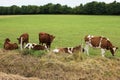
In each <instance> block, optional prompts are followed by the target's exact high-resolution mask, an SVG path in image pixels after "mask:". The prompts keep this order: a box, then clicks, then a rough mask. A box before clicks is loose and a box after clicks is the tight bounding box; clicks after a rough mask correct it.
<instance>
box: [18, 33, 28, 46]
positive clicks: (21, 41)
mask: <svg viewBox="0 0 120 80" xmlns="http://www.w3.org/2000/svg"><path fill="white" fill-rule="evenodd" d="M17 40H18V43H19V44H21V48H23V47H24V43H26V44H27V43H29V35H28V33H24V34H22V35H21V36H20V37H19V38H17Z"/></svg>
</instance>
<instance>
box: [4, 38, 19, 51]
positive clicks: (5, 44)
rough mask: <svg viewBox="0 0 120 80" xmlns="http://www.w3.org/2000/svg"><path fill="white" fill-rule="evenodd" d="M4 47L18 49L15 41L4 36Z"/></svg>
mask: <svg viewBox="0 0 120 80" xmlns="http://www.w3.org/2000/svg"><path fill="white" fill-rule="evenodd" d="M4 49H6V50H14V49H18V45H17V43H11V42H10V39H9V38H6V39H5V42H4Z"/></svg>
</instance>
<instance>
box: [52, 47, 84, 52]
mask: <svg viewBox="0 0 120 80" xmlns="http://www.w3.org/2000/svg"><path fill="white" fill-rule="evenodd" d="M53 52H54V53H69V54H73V53H75V52H84V48H82V47H81V45H79V46H75V47H65V48H57V49H54V50H53Z"/></svg>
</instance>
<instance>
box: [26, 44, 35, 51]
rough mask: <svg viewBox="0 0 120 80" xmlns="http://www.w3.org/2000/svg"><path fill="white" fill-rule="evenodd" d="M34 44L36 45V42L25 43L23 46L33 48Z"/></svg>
mask: <svg viewBox="0 0 120 80" xmlns="http://www.w3.org/2000/svg"><path fill="white" fill-rule="evenodd" d="M35 45H37V44H36V43H27V44H26V45H25V47H24V49H26V48H27V49H29V50H30V49H33V47H34V46H35Z"/></svg>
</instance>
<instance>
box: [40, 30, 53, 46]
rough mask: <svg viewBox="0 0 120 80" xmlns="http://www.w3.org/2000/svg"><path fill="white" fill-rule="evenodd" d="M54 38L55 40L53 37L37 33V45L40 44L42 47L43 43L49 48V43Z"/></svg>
mask: <svg viewBox="0 0 120 80" xmlns="http://www.w3.org/2000/svg"><path fill="white" fill-rule="evenodd" d="M54 38H55V36H53V35H50V34H48V33H44V32H41V33H39V44H40V43H42V45H43V43H45V44H46V46H47V48H50V47H51V43H52V41H53V40H54Z"/></svg>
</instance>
